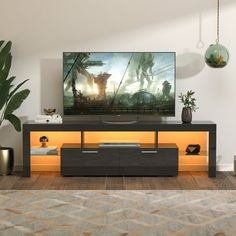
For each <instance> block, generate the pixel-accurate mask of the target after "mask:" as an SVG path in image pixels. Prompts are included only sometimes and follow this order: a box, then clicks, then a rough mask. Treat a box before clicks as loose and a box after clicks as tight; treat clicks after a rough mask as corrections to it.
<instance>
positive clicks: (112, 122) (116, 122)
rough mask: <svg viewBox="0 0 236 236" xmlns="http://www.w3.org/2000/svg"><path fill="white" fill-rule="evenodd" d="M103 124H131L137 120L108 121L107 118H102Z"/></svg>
mask: <svg viewBox="0 0 236 236" xmlns="http://www.w3.org/2000/svg"><path fill="white" fill-rule="evenodd" d="M102 122H103V123H104V124H110V125H132V124H135V123H137V122H138V120H130V121H109V120H102Z"/></svg>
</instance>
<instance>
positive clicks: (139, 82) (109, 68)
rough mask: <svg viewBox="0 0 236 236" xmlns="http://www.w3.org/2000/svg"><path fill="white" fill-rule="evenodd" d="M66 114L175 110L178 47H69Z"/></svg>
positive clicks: (65, 59)
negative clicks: (152, 49) (101, 49)
mask: <svg viewBox="0 0 236 236" xmlns="http://www.w3.org/2000/svg"><path fill="white" fill-rule="evenodd" d="M63 80H64V115H122V114H126V115H127V114H136V115H145V114H157V115H159V116H174V115H175V53H174V52H65V53H64V54H63Z"/></svg>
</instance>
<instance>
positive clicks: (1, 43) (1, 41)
mask: <svg viewBox="0 0 236 236" xmlns="http://www.w3.org/2000/svg"><path fill="white" fill-rule="evenodd" d="M3 43H4V40H0V48H1V46H2V45H3Z"/></svg>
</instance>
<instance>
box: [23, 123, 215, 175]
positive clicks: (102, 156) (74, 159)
mask: <svg viewBox="0 0 236 236" xmlns="http://www.w3.org/2000/svg"><path fill="white" fill-rule="evenodd" d="M35 131H54V132H63V131H78V132H80V135H81V142H80V143H74V144H67V143H64V145H63V146H62V147H61V174H62V175H65V176H67V175H68V176H69V175H70V176H81V175H89V176H92V175H136V176H145V175H146V176H148V175H155V176H174V175H177V173H178V147H177V146H176V144H166V143H164V144H160V143H159V142H158V133H159V132H169V131H177V132H188V131H194V132H202V131H203V132H208V150H207V157H208V175H209V177H215V176H216V124H215V123H213V122H211V121H199V122H193V123H192V124H182V122H179V121H169V122H154V121H139V122H137V123H133V124H122V125H121V124H117V123H113V124H105V123H103V122H100V121H80V122H75V121H67V122H63V124H37V123H34V122H27V123H25V124H23V175H24V176H30V173H31V164H30V163H31V156H30V148H31V143H30V133H31V132H35ZM88 131H107V132H113V131H114V132H115V131H126V132H127V131H130V132H139V131H151V132H155V138H156V140H155V142H154V143H152V144H151V145H146V146H145V145H143V144H140V147H112V148H111V147H99V144H97V145H94V144H93V145H90V144H87V143H85V137H84V135H85V132H88ZM124 138H125V137H124ZM62 141H63V140H62Z"/></svg>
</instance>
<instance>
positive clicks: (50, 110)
mask: <svg viewBox="0 0 236 236" xmlns="http://www.w3.org/2000/svg"><path fill="white" fill-rule="evenodd" d="M43 111H44V114H45V115H47V116H52V115H54V114H55V113H56V109H55V108H44V109H43Z"/></svg>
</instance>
